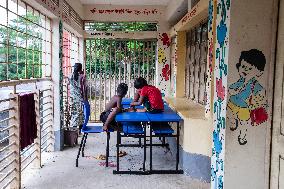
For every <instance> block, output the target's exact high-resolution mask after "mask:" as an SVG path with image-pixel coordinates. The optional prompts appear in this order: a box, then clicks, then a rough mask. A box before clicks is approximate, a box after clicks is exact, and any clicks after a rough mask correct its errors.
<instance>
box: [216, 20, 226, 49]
mask: <svg viewBox="0 0 284 189" xmlns="http://www.w3.org/2000/svg"><path fill="white" fill-rule="evenodd" d="M227 30H228V29H227V26H226V24H225V23H224V21H223V20H222V21H221V22H220V25H219V26H218V27H217V40H218V43H219V44H220V46H221V47H222V46H223V45H224V42H225V39H226V36H227Z"/></svg>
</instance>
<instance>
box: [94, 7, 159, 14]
mask: <svg viewBox="0 0 284 189" xmlns="http://www.w3.org/2000/svg"><path fill="white" fill-rule="evenodd" d="M90 11H91V13H93V14H129V15H130V14H134V15H157V14H162V13H161V12H159V11H158V10H157V9H131V8H127V9H126V8H114V9H97V8H93V9H91V10H90Z"/></svg>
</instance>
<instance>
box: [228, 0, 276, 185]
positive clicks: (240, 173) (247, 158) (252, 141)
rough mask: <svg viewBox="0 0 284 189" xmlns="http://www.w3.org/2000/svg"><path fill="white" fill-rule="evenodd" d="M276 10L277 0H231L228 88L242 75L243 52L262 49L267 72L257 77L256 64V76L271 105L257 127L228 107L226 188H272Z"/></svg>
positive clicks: (265, 97)
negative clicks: (243, 142)
mask: <svg viewBox="0 0 284 189" xmlns="http://www.w3.org/2000/svg"><path fill="white" fill-rule="evenodd" d="M274 11H275V10H274V9H273V1H266V0H250V1H244V0H241V1H232V2H231V12H230V19H231V21H230V47H229V68H228V70H229V72H228V87H229V86H230V85H231V84H232V83H235V82H236V81H237V80H238V79H239V78H240V75H239V73H238V70H237V68H236V63H237V62H238V61H239V58H240V54H241V51H244V50H246V51H247V50H250V49H258V50H260V51H261V52H262V53H263V54H264V55H265V58H266V65H265V70H264V72H263V75H259V76H257V75H258V74H259V71H257V70H256V67H254V66H253V67H252V69H253V70H255V72H254V77H255V78H256V80H257V82H258V83H259V84H260V85H262V87H263V90H262V91H263V92H264V91H265V92H266V94H265V93H264V100H263V101H262V102H263V103H265V101H266V100H267V104H268V107H265V105H263V106H262V107H265V109H266V111H267V112H268V115H269V118H268V120H267V121H265V122H264V123H262V124H259V125H255V126H253V124H252V123H251V121H252V120H251V118H250V119H249V120H247V121H242V119H240V118H239V117H236V114H234V113H232V111H230V109H229V108H227V125H226V140H225V141H226V142H225V176H224V188H228V189H240V188H242V189H252V188H257V189H263V188H268V176H269V169H268V168H269V161H268V157H269V150H270V149H269V148H270V145H269V144H270V137H269V136H270V128H271V122H270V120H271V108H272V104H271V97H272V90H271V87H272V85H273V84H272V83H270V81H271V76H272V75H271V74H273V69H271V68H273V64H274V62H273V61H272V58H273V56H274V55H273V54H272V52H273V51H274V42H273V36H274V35H275V34H274V33H273V27H274V26H273V22H272V20H273V19H275V18H274V17H273V15H274V14H273V12H274ZM246 77H248V75H247V76H246ZM247 80H248V79H247ZM246 82H247V81H246ZM236 92H237V91H236ZM250 93H251V92H250ZM228 101H230V94H228ZM247 103H249V102H247ZM252 103H254V101H253V102H252ZM237 115H240V114H237ZM235 119H237V120H238V123H239V124H238V126H239V127H238V128H237V129H236V130H234V131H232V129H230V128H235V127H236V121H235ZM240 132H241V134H240ZM245 135H246V136H245ZM239 137H240V138H243V137H245V139H246V141H247V143H246V144H241V143H239V140H238V138H239Z"/></svg>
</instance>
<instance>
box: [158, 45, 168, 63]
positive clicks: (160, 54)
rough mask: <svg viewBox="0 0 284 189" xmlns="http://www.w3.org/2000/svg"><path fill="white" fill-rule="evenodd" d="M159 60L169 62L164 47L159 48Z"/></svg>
mask: <svg viewBox="0 0 284 189" xmlns="http://www.w3.org/2000/svg"><path fill="white" fill-rule="evenodd" d="M158 62H159V63H160V64H165V63H166V62H167V57H166V54H165V51H164V49H162V48H159V50H158Z"/></svg>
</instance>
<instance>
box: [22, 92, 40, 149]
mask: <svg viewBox="0 0 284 189" xmlns="http://www.w3.org/2000/svg"><path fill="white" fill-rule="evenodd" d="M19 101H20V146H21V150H23V149H24V148H26V147H27V146H29V145H31V144H32V143H33V142H34V139H35V138H36V137H37V126H36V112H35V100H34V93H25V94H20V100H19Z"/></svg>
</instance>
